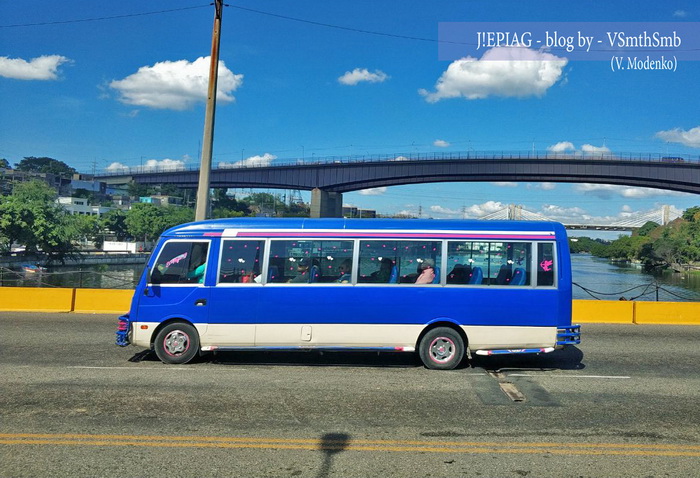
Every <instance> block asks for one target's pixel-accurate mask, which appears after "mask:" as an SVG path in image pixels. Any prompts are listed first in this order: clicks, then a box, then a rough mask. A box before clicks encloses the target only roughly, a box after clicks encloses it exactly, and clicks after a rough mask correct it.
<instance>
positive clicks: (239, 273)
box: [219, 240, 265, 284]
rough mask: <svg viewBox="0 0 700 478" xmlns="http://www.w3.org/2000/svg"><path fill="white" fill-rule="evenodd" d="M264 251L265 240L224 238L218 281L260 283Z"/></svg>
mask: <svg viewBox="0 0 700 478" xmlns="http://www.w3.org/2000/svg"><path fill="white" fill-rule="evenodd" d="M264 253H265V241H262V240H252V241H251V240H224V241H223V243H222V246H221V266H220V268H219V283H236V284H248V283H250V284H255V283H260V282H261V280H262V277H261V276H260V272H261V269H262V258H263V255H264Z"/></svg>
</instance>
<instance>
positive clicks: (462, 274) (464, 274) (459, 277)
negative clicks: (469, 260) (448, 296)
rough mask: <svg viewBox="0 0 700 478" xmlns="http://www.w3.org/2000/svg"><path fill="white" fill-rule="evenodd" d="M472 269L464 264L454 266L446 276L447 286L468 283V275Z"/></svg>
mask: <svg viewBox="0 0 700 478" xmlns="http://www.w3.org/2000/svg"><path fill="white" fill-rule="evenodd" d="M471 271H472V268H471V267H469V266H465V265H464V264H455V266H454V267H453V268H452V270H451V271H450V273H449V274H447V283H448V284H466V283H467V282H468V281H469V274H470V273H471Z"/></svg>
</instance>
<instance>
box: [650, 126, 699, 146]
mask: <svg viewBox="0 0 700 478" xmlns="http://www.w3.org/2000/svg"><path fill="white" fill-rule="evenodd" d="M656 137H657V138H660V139H663V140H664V141H668V142H669V143H680V144H682V145H684V146H690V147H691V148H700V126H696V127H695V128H691V129H689V130H687V131H686V130H682V129H680V128H675V129H669V130H667V131H659V132H658V133H656Z"/></svg>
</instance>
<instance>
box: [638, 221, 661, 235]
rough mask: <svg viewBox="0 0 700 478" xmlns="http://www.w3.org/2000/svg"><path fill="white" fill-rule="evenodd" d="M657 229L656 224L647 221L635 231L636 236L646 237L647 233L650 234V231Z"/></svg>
mask: <svg viewBox="0 0 700 478" xmlns="http://www.w3.org/2000/svg"><path fill="white" fill-rule="evenodd" d="M657 227H659V225H658V224H657V223H655V222H654V221H647V222H645V223H644V225H643V226H642V227H640V228H639V229H637V235H638V236H648V235H649V233H651V231H653V230H654V229H656V228H657Z"/></svg>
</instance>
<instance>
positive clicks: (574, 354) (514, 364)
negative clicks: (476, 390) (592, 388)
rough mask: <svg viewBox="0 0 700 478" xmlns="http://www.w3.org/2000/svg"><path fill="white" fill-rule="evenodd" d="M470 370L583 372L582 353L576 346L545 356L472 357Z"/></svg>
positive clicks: (584, 366)
mask: <svg viewBox="0 0 700 478" xmlns="http://www.w3.org/2000/svg"><path fill="white" fill-rule="evenodd" d="M469 365H470V366H471V367H472V368H484V369H487V370H500V369H509V370H519V369H528V370H532V369H543V370H545V369H546V370H583V369H584V368H586V365H585V364H584V363H583V351H581V349H579V348H578V347H576V346H567V347H565V348H563V349H560V350H555V351H554V352H550V353H547V354H512V355H491V356H483V355H472V358H471V360H469Z"/></svg>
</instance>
